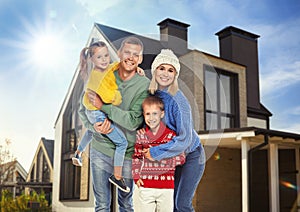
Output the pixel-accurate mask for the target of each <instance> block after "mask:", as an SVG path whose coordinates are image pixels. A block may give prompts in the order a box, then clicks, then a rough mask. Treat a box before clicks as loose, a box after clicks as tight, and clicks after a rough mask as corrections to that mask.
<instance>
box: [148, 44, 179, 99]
mask: <svg viewBox="0 0 300 212" xmlns="http://www.w3.org/2000/svg"><path fill="white" fill-rule="evenodd" d="M162 64H168V65H172V66H173V67H174V69H175V70H176V75H175V79H174V81H173V83H172V84H171V85H170V86H169V87H168V93H170V94H171V95H172V96H174V95H175V94H176V92H177V91H178V89H179V88H178V76H179V72H180V62H179V59H178V57H177V56H176V55H175V54H174V52H173V51H172V50H171V49H162V50H161V52H160V53H159V54H158V55H157V56H156V57H155V58H154V60H153V62H152V64H151V73H152V80H151V82H150V85H149V91H150V93H151V94H154V93H155V91H157V89H158V84H157V82H156V80H155V76H156V70H157V68H158V67H159V66H160V65H162Z"/></svg>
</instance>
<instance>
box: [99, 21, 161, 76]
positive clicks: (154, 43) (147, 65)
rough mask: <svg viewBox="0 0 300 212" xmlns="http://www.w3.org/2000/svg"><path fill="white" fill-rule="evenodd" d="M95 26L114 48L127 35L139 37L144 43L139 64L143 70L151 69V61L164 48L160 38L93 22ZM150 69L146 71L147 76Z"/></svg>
mask: <svg viewBox="0 0 300 212" xmlns="http://www.w3.org/2000/svg"><path fill="white" fill-rule="evenodd" d="M95 27H96V28H97V29H98V30H99V31H101V32H102V33H103V35H104V36H105V37H106V38H107V39H108V40H109V41H110V42H111V44H112V45H113V46H114V47H115V49H119V47H120V45H121V42H122V40H123V39H124V38H125V37H128V36H135V37H137V38H139V39H140V40H141V41H142V42H143V44H144V54H143V56H144V59H143V62H142V64H141V68H143V69H144V70H147V69H151V64H152V61H153V60H154V57H155V56H156V55H157V54H159V53H160V50H161V49H163V48H166V47H165V46H164V44H163V43H162V42H161V41H160V40H155V39H152V38H149V37H146V36H143V35H137V34H134V33H131V32H127V31H124V30H120V29H116V28H112V27H109V26H105V25H102V24H98V23H95ZM149 74H150V71H146V75H147V76H148V77H150V76H149Z"/></svg>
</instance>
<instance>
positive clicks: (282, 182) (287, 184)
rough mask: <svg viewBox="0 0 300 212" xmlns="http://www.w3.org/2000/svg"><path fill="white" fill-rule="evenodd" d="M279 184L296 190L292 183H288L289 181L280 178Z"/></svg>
mask: <svg viewBox="0 0 300 212" xmlns="http://www.w3.org/2000/svg"><path fill="white" fill-rule="evenodd" d="M280 184H281V185H283V186H285V187H287V188H291V189H295V190H297V186H295V185H293V184H292V183H290V182H287V181H283V180H281V181H280Z"/></svg>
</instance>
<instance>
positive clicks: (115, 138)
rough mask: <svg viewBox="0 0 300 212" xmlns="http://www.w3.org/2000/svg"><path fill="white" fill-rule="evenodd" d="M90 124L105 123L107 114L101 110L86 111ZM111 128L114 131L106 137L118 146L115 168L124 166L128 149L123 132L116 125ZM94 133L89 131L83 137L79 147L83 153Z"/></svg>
mask: <svg viewBox="0 0 300 212" xmlns="http://www.w3.org/2000/svg"><path fill="white" fill-rule="evenodd" d="M85 113H86V115H87V118H88V120H89V122H91V123H92V124H95V123H96V122H103V121H104V120H105V119H106V115H105V113H103V112H102V111H100V110H86V111H85ZM110 127H111V128H112V129H113V131H112V132H111V133H109V134H106V136H107V137H108V138H109V139H110V140H111V141H112V142H113V143H114V144H115V145H116V151H115V155H114V166H123V162H124V156H125V152H126V149H127V145H128V143H127V140H126V137H125V135H124V133H123V132H122V130H120V129H119V128H118V127H116V126H115V125H114V124H111V125H110ZM92 136H93V133H92V132H91V131H89V130H87V131H86V132H85V134H84V135H83V137H82V139H81V141H80V143H79V145H78V150H79V151H80V152H83V151H84V150H85V148H86V146H87V145H88V144H89V143H90V142H91V140H92Z"/></svg>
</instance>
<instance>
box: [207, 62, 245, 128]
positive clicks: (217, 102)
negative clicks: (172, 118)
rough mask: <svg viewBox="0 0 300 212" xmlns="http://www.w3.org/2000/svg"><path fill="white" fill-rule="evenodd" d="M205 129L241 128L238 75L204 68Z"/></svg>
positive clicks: (209, 67)
mask: <svg viewBox="0 0 300 212" xmlns="http://www.w3.org/2000/svg"><path fill="white" fill-rule="evenodd" d="M204 70H205V71H204V86H205V129H206V130H212V129H225V128H234V127H238V126H239V119H238V108H239V107H238V105H239V101H238V95H237V94H238V83H237V82H238V81H237V74H234V73H230V72H226V71H224V70H220V69H215V68H213V67H211V66H206V65H205V66H204Z"/></svg>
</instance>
